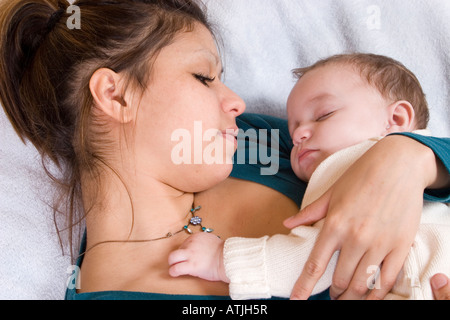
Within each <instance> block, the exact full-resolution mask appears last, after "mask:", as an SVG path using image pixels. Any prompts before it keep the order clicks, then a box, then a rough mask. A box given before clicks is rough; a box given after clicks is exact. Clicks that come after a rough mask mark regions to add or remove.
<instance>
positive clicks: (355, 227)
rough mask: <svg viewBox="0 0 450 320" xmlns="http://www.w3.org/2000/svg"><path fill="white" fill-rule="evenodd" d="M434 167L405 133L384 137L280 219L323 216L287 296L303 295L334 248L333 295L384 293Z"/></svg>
mask: <svg viewBox="0 0 450 320" xmlns="http://www.w3.org/2000/svg"><path fill="white" fill-rule="evenodd" d="M437 168H438V166H437V165H436V160H435V156H434V154H433V152H432V151H431V150H430V149H429V148H428V147H426V146H424V145H422V144H420V143H418V142H416V141H415V140H413V139H410V138H407V137H403V136H390V137H387V138H385V139H383V140H382V141H380V142H379V143H377V144H376V145H375V146H374V147H373V148H372V149H371V150H369V151H368V152H367V153H366V154H365V155H364V156H363V157H362V158H361V159H359V160H358V161H357V162H356V163H355V164H354V165H353V166H352V167H351V168H350V169H349V170H348V171H347V172H346V173H345V174H344V175H343V176H342V177H341V179H340V180H338V181H337V182H336V183H335V185H334V186H333V187H332V188H330V190H328V192H327V193H325V194H324V195H323V196H322V197H321V198H320V199H318V200H317V201H316V202H314V203H313V204H311V205H310V206H309V207H307V208H305V209H304V210H302V211H301V212H300V213H299V214H298V215H297V216H295V217H293V218H291V219H288V220H286V222H285V225H286V226H287V227H289V228H294V227H296V226H298V225H305V224H311V223H314V222H316V221H318V220H320V219H322V218H325V217H326V218H325V221H324V226H323V229H322V231H321V234H320V235H319V238H318V240H317V242H316V245H315V247H314V249H313V251H312V252H311V255H310V257H309V259H308V261H307V263H306V264H305V267H304V269H303V271H302V274H301V276H300V278H299V280H298V281H297V283H296V285H295V287H294V290H293V292H292V296H291V298H292V299H307V298H308V297H309V296H310V293H311V291H312V290H313V288H314V286H315V284H316V283H317V281H318V279H320V277H321V276H322V274H323V272H324V271H325V269H326V267H327V265H328V263H329V261H330V259H331V257H332V255H333V253H334V252H336V251H340V256H339V259H338V263H337V266H336V270H335V273H334V277H333V283H332V286H331V288H330V295H331V297H332V298H335V299H336V298H340V299H361V298H369V299H383V298H384V297H385V295H386V294H387V293H388V292H389V290H390V289H391V288H392V287H393V285H394V283H395V280H396V278H397V276H398V274H399V272H400V271H401V268H402V266H403V263H404V261H405V259H406V256H407V255H408V252H409V250H410V248H411V245H412V243H413V241H414V237H415V235H416V233H417V230H418V228H419V223H420V217H421V212H422V207H423V192H424V189H425V188H427V187H428V186H431V185H433V184H434V183H436V180H437V177H438V169H437ZM378 268H380V269H379V270H380V274H379V277H378V279H377V282H376V283H375V285H373V284H372V282H371V280H372V279H373V276H374V270H377V269H378ZM372 288H373V290H370V289H372Z"/></svg>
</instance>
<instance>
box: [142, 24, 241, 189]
mask: <svg viewBox="0 0 450 320" xmlns="http://www.w3.org/2000/svg"><path fill="white" fill-rule="evenodd" d="M221 76H222V64H221V61H220V58H219V54H218V51H217V47H216V44H215V42H214V40H213V37H212V35H211V33H210V32H209V31H208V30H207V29H206V28H205V27H203V26H201V25H198V24H197V25H196V27H195V29H194V30H193V31H192V32H185V33H182V34H180V35H178V36H177V37H176V38H175V40H174V42H173V43H172V44H170V45H169V46H167V47H165V48H164V49H162V50H161V52H160V53H159V55H158V57H157V58H156V60H155V62H154V64H153V66H152V73H151V78H150V82H149V86H148V88H147V90H146V91H145V92H144V94H143V96H142V100H140V105H139V111H138V114H137V120H136V132H135V137H136V144H135V147H136V149H135V151H136V160H137V161H138V163H137V165H138V166H139V168H144V171H147V172H146V173H145V174H149V175H153V176H154V175H155V174H156V175H158V177H157V178H158V179H159V180H160V181H163V182H164V183H166V184H168V185H170V186H172V187H175V188H177V189H179V190H183V191H186V192H199V191H202V190H205V189H207V188H210V187H212V186H214V185H215V184H217V183H219V182H221V181H222V180H224V179H225V178H227V177H228V175H229V174H230V172H231V170H232V158H233V155H234V153H235V152H236V146H237V140H236V136H235V135H236V134H237V126H236V117H237V116H239V115H240V114H242V113H243V112H244V110H245V103H244V102H243V101H242V99H241V98H240V97H239V96H237V95H236V94H235V93H234V92H232V91H231V90H230V89H229V88H228V87H226V86H225V85H224V84H223V83H222V82H221Z"/></svg>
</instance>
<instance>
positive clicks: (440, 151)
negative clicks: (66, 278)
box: [66, 114, 450, 300]
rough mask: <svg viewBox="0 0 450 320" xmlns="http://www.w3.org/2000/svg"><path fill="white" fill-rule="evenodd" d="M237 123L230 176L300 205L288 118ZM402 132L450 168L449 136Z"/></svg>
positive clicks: (142, 296)
mask: <svg viewBox="0 0 450 320" xmlns="http://www.w3.org/2000/svg"><path fill="white" fill-rule="evenodd" d="M237 125H238V127H239V128H240V129H242V130H241V134H240V136H239V143H238V150H237V152H236V156H235V164H234V167H233V172H232V173H231V176H232V177H234V178H239V179H243V180H248V181H253V182H257V183H260V184H263V185H265V186H268V187H270V188H272V189H275V190H277V191H279V192H280V193H282V194H284V195H286V196H288V197H289V198H291V199H292V200H293V201H295V203H297V205H298V206H299V207H300V204H301V201H302V198H303V194H304V191H305V189H306V184H305V183H304V182H302V181H300V180H299V179H298V178H297V177H296V176H295V174H294V172H293V171H292V169H291V165H290V152H291V148H292V140H291V138H290V136H289V131H288V126H287V121H286V120H282V119H278V118H274V117H271V116H266V115H257V114H243V115H241V116H240V117H239V118H238V119H237ZM405 135H407V136H409V137H411V138H413V139H416V140H418V141H420V142H422V143H423V144H425V145H427V146H429V147H430V148H432V149H433V151H435V153H436V155H437V156H438V157H439V158H440V159H441V160H442V162H443V163H444V165H445V166H446V168H447V169H448V171H449V172H450V154H449V150H450V139H444V138H431V137H422V136H418V135H413V134H405ZM269 150H270V151H269ZM425 198H427V200H432V201H440V202H444V201H446V202H448V201H449V200H450V189H445V190H439V191H427V193H426V195H425ZM85 244H86V242H85V239H83V243H82V246H81V249H80V253H81V252H84V250H85ZM82 260H83V259H82V256H81V257H80V258H78V260H77V262H76V263H77V266H78V267H81V263H82ZM75 272H76V271H75ZM75 276H76V274H75V275H74V276H73V277H72V278H73V279H75V278H76V277H75ZM74 282H75V281H73V282H71V283H69V288H68V289H67V291H66V299H67V300H230V297H228V296H196V295H168V294H159V293H144V292H128V291H127V292H125V291H105V292H91V293H81V294H77V293H76V289H75V288H73V287H75V286H74ZM328 299H329V293H328V291H325V292H323V293H321V294H319V295H316V296H313V297H311V300H328Z"/></svg>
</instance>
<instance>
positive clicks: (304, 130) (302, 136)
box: [292, 125, 312, 146]
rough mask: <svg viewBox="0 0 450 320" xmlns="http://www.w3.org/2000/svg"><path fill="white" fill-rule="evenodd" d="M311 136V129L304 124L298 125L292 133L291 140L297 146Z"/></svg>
mask: <svg viewBox="0 0 450 320" xmlns="http://www.w3.org/2000/svg"><path fill="white" fill-rule="evenodd" d="M311 136H312V129H311V128H309V127H308V126H306V125H303V126H299V127H298V128H297V129H295V130H294V134H293V135H292V141H293V143H294V145H296V146H298V145H300V144H301V143H303V142H304V141H306V140H308V139H309V138H311Z"/></svg>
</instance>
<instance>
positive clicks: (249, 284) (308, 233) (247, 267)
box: [224, 222, 337, 300]
mask: <svg viewBox="0 0 450 320" xmlns="http://www.w3.org/2000/svg"><path fill="white" fill-rule="evenodd" d="M319 223H320V222H319ZM319 231H320V228H319V227H318V226H315V227H304V226H302V227H298V228H295V229H293V230H292V232H291V233H290V234H289V235H275V236H272V237H268V236H266V237H262V238H259V239H249V238H230V239H228V240H227V241H226V242H225V248H224V264H225V270H226V273H227V276H228V278H229V279H230V287H229V290H230V297H231V298H232V299H234V300H248V299H269V298H271V297H278V298H289V297H290V295H291V292H292V289H293V287H294V285H295V283H296V282H297V280H298V277H299V276H300V274H301V272H302V270H303V267H304V265H305V263H306V261H307V259H308V257H309V254H310V253H311V250H312V248H313V247H314V243H315V242H316V239H317V236H318V234H319ZM336 261H337V253H335V254H334V256H333V258H332V260H331V261H330V263H329V265H328V267H327V270H326V272H325V273H324V275H323V276H322V278H321V279H320V280H319V282H318V283H317V285H316V287H315V288H314V291H313V293H312V294H313V295H315V294H318V293H321V292H323V291H325V290H326V289H328V288H329V287H330V286H331V281H332V277H333V272H334V268H335V265H336Z"/></svg>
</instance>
